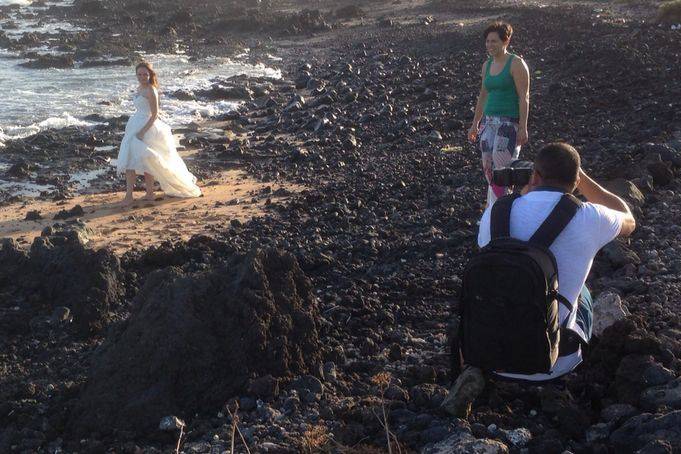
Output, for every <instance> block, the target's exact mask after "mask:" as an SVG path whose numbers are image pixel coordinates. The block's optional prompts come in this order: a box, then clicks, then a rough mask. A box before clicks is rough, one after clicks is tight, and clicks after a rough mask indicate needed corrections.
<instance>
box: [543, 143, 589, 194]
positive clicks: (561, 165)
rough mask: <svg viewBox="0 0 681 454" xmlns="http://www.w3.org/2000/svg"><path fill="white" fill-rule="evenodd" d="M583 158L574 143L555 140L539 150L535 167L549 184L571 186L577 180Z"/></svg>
mask: <svg viewBox="0 0 681 454" xmlns="http://www.w3.org/2000/svg"><path fill="white" fill-rule="evenodd" d="M580 166H581V160H580V158H579V153H578V152H577V150H575V148H574V147H573V146H572V145H568V144H567V143H562V142H554V143H550V144H548V145H546V146H545V147H544V148H542V149H541V150H539V153H537V157H536V158H535V160H534V168H535V170H536V171H537V172H538V173H539V175H541V177H542V179H543V180H544V182H545V183H547V184H556V185H560V186H570V185H572V184H574V183H575V182H576V181H577V176H578V175H579V167H580Z"/></svg>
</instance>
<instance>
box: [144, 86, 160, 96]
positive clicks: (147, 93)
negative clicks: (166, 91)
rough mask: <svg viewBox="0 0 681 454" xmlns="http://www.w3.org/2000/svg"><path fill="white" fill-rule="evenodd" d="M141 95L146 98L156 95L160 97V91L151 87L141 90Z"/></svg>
mask: <svg viewBox="0 0 681 454" xmlns="http://www.w3.org/2000/svg"><path fill="white" fill-rule="evenodd" d="M140 94H141V95H142V96H144V97H145V98H151V97H152V96H154V95H156V96H158V90H157V89H156V87H152V86H149V87H146V88H143V89H142V90H140Z"/></svg>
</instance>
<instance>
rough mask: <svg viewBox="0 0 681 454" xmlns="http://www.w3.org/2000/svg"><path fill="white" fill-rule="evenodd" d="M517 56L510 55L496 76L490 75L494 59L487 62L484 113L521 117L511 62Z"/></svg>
mask: <svg viewBox="0 0 681 454" xmlns="http://www.w3.org/2000/svg"><path fill="white" fill-rule="evenodd" d="M514 57H515V55H513V54H509V56H508V60H507V61H506V64H505V65H504V68H503V69H502V70H501V72H500V73H499V74H497V75H495V76H493V75H491V74H490V73H489V69H490V67H491V66H492V57H490V59H489V60H488V61H487V69H486V70H485V80H484V84H485V89H486V90H487V102H485V109H484V111H483V113H484V114H485V115H488V116H495V117H497V116H498V117H512V118H519V117H520V108H519V107H518V92H516V89H515V83H514V82H513V76H511V62H512V61H513V58H514Z"/></svg>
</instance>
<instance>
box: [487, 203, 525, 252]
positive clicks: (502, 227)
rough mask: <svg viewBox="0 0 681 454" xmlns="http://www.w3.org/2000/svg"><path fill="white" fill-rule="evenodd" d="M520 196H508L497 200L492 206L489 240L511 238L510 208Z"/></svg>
mask: <svg viewBox="0 0 681 454" xmlns="http://www.w3.org/2000/svg"><path fill="white" fill-rule="evenodd" d="M518 197H520V194H516V193H513V194H509V195H505V196H503V197H501V198H499V199H498V200H497V201H496V202H494V205H492V213H491V219H490V239H491V240H496V239H498V238H509V237H510V236H511V208H513V202H515V199H517V198H518Z"/></svg>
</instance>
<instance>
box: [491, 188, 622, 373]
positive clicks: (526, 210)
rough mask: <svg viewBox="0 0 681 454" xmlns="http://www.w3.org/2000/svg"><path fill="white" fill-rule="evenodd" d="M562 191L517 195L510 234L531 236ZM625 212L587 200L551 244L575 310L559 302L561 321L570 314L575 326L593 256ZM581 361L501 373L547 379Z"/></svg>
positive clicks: (566, 294)
mask: <svg viewBox="0 0 681 454" xmlns="http://www.w3.org/2000/svg"><path fill="white" fill-rule="evenodd" d="M562 195H563V193H561V192H558V191H551V190H536V191H532V192H529V193H527V194H525V195H524V196H522V197H519V198H518V199H516V200H515V201H514V202H513V209H512V210H511V230H510V233H511V237H513V238H516V239H519V240H523V241H527V240H529V239H530V237H531V236H532V235H533V234H534V232H536V230H537V229H538V228H539V226H540V225H541V224H542V223H543V222H544V220H545V219H546V218H547V217H548V215H549V214H550V213H551V211H552V210H553V208H554V207H555V206H556V204H557V203H558V201H559V200H560V198H561V196H562ZM490 215H491V206H489V207H488V208H487V209H486V210H485V212H484V214H483V215H482V219H481V220H480V231H479V233H478V245H479V246H480V247H483V246H485V245H486V244H487V243H489V242H490ZM624 216H625V214H624V213H622V212H619V211H615V210H612V209H610V208H607V207H605V206H603V205H598V204H594V203H588V202H587V203H584V204H583V205H582V207H581V208H580V209H579V210H578V211H577V213H576V214H575V216H574V217H573V218H572V220H571V221H570V223H569V224H568V225H567V226H566V227H565V229H564V230H563V231H562V232H561V233H560V235H558V237H557V238H556V240H555V241H554V242H553V244H552V245H551V247H550V248H549V249H550V250H551V252H552V253H553V255H554V256H555V257H556V264H557V265H558V292H559V293H560V294H561V295H563V296H564V297H565V298H566V299H567V300H568V301H569V302H570V303H571V304H572V307H573V310H572V311H571V312H568V310H567V308H565V307H564V306H563V305H562V304H561V305H559V307H560V312H559V321H560V323H562V322H563V321H564V320H565V319H566V317H568V316H571V318H572V320H570V321H569V322H568V326H569V327H575V323H574V319H575V316H576V314H577V311H576V308H577V304H578V297H579V293H580V292H581V290H582V286H583V285H584V282H586V277H587V276H588V275H589V271H590V270H591V265H592V264H593V259H594V257H595V256H596V253H597V252H598V250H599V249H601V248H602V247H603V246H605V245H606V244H608V243H609V242H610V241H612V240H613V239H614V238H616V237H617V236H618V235H619V233H620V230H621V228H622V222H623V221H624ZM577 330H578V331H581V330H579V329H577ZM581 361H582V355H581V352H577V353H575V354H572V355H569V356H565V357H561V358H559V359H558V361H557V362H556V365H555V366H554V368H553V369H552V372H551V374H535V375H531V376H522V375H515V374H500V375H504V376H510V377H516V378H524V379H527V380H548V379H552V378H556V377H558V376H560V375H563V374H565V373H567V372H570V371H571V370H572V369H574V368H575V367H576V366H577V365H578V364H579V363H580V362H581Z"/></svg>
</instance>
